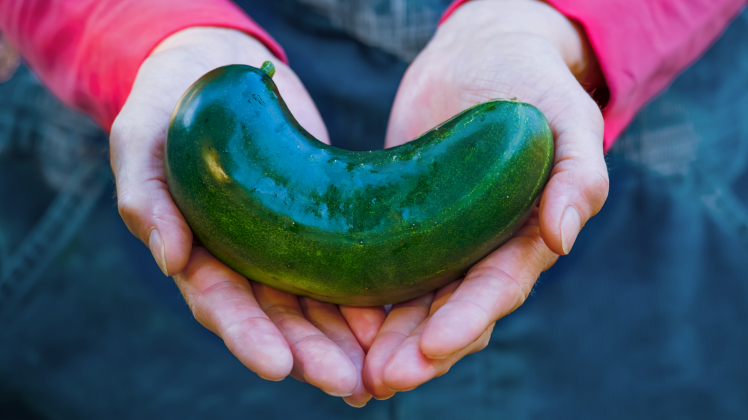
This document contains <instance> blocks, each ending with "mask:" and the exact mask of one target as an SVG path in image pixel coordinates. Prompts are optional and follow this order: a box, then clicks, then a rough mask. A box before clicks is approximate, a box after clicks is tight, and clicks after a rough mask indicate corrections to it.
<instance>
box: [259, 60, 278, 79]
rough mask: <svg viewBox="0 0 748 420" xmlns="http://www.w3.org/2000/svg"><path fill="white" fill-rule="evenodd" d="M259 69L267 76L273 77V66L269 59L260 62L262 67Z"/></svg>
mask: <svg viewBox="0 0 748 420" xmlns="http://www.w3.org/2000/svg"><path fill="white" fill-rule="evenodd" d="M260 70H262V71H264V72H265V73H266V74H267V75H268V77H273V75H274V74H275V66H274V65H273V63H271V62H270V61H266V62H264V63H262V67H260Z"/></svg>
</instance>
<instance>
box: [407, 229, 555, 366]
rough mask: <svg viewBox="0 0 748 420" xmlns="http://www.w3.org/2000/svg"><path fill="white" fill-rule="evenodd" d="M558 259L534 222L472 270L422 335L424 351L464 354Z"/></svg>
mask: <svg viewBox="0 0 748 420" xmlns="http://www.w3.org/2000/svg"><path fill="white" fill-rule="evenodd" d="M556 258H557V255H556V254H554V253H553V252H551V251H550V250H549V249H548V248H547V247H546V246H545V244H544V242H543V239H542V238H541V237H540V234H539V229H538V226H537V221H536V220H533V219H531V220H530V221H529V223H528V224H526V225H525V227H524V228H523V229H522V230H521V231H520V232H519V233H518V234H517V235H516V237H515V238H513V239H512V240H510V241H509V242H507V243H506V244H504V245H503V246H502V247H501V248H499V249H497V250H496V251H494V252H493V253H492V254H491V255H489V256H488V257H486V258H485V259H483V260H482V261H481V262H479V263H478V264H476V265H475V266H474V267H473V268H471V269H470V271H469V272H468V274H467V275H466V276H465V280H464V281H463V282H462V284H460V286H459V287H458V288H457V290H456V291H455V292H454V294H452V295H451V296H450V297H449V299H448V301H447V302H446V303H445V304H444V306H442V307H441V308H440V309H439V310H437V311H436V312H435V313H434V315H433V316H432V317H431V319H430V320H429V322H428V324H427V325H426V327H425V329H424V331H423V337H422V338H421V343H420V348H421V351H422V352H423V354H424V355H425V356H426V357H428V358H430V359H443V358H447V357H450V356H452V355H454V354H457V353H459V352H460V351H462V350H463V349H464V348H466V347H468V346H469V345H470V344H471V343H473V342H474V341H476V340H478V338H479V337H480V336H481V335H482V334H483V333H484V331H486V329H488V327H489V325H491V324H493V323H494V322H496V320H498V319H499V318H501V317H503V316H504V315H506V314H508V313H510V312H512V311H513V310H514V309H516V308H517V307H519V306H520V305H521V304H522V303H523V302H524V301H525V299H526V298H527V296H528V295H529V293H530V291H531V290H532V286H533V284H534V283H535V280H536V279H537V278H538V276H539V275H540V273H541V272H542V271H543V270H544V269H545V268H546V267H548V266H549V265H550V264H551V263H552V262H553V261H554V260H555V259H556Z"/></svg>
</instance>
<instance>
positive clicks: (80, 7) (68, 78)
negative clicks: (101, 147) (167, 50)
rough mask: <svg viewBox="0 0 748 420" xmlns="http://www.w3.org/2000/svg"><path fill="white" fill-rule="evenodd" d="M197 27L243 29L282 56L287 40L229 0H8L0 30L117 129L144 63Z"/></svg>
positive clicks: (46, 77)
mask: <svg viewBox="0 0 748 420" xmlns="http://www.w3.org/2000/svg"><path fill="white" fill-rule="evenodd" d="M193 26H218V27H225V28H233V29H238V30H240V31H243V32H246V33H247V34H249V35H252V36H254V37H255V38H257V39H258V40H260V41H261V42H263V43H264V44H265V45H266V46H267V47H268V48H269V49H270V50H271V51H272V52H273V53H274V54H275V55H276V56H277V57H278V58H279V59H280V60H282V61H284V62H285V61H286V55H285V53H284V52H283V50H282V49H281V48H280V46H279V45H278V44H277V43H276V42H275V41H274V40H273V39H272V38H271V37H270V36H269V35H268V34H267V33H266V32H265V31H263V30H262V28H260V27H259V26H258V25H257V24H256V23H255V22H254V21H252V19H250V18H249V17H248V16H247V15H246V14H244V13H243V12H242V11H241V10H240V9H239V8H238V7H237V6H236V5H234V4H233V3H232V2H230V1H229V0H189V1H185V0H33V1H27V0H3V1H0V32H2V34H3V36H6V37H7V38H8V39H9V40H10V41H11V42H12V43H13V44H14V45H15V46H16V47H17V48H18V49H19V50H20V52H21V54H22V55H23V57H24V59H25V60H26V62H27V63H28V64H29V66H30V67H31V68H32V69H33V70H34V71H35V72H36V74H37V75H38V76H39V77H40V79H41V80H42V81H43V82H44V83H45V84H46V85H47V87H49V89H50V90H51V91H52V92H53V93H54V94H55V95H56V96H57V97H58V98H60V99H62V101H63V102H65V103H66V104H68V105H71V106H73V107H74V108H77V109H79V110H81V111H83V112H85V113H87V114H89V115H90V116H91V117H93V118H94V119H95V120H96V121H97V122H98V123H99V124H101V126H102V127H104V128H105V129H106V130H109V129H110V128H111V126H112V122H113V121H114V118H115V117H116V116H117V114H118V113H119V111H120V109H121V108H122V106H123V105H124V103H125V101H126V100H127V96H128V95H129V94H130V89H131V88H132V85H133V82H134V81H135V76H136V74H137V72H138V69H139V67H140V64H141V63H142V62H143V61H144V60H145V59H146V58H147V57H148V55H149V54H150V52H151V51H152V50H153V49H154V48H155V47H156V46H157V45H158V44H159V43H160V42H161V41H162V40H164V39H165V38H166V37H168V36H169V35H171V34H173V33H175V32H177V31H180V30H182V29H186V28H189V27H193Z"/></svg>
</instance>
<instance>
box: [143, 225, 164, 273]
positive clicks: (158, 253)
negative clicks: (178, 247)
mask: <svg viewBox="0 0 748 420" xmlns="http://www.w3.org/2000/svg"><path fill="white" fill-rule="evenodd" d="M148 248H150V250H151V254H153V258H154V259H155V260H156V264H158V268H160V269H161V272H162V273H164V275H165V276H168V275H169V273H167V271H166V247H165V246H164V242H163V241H162V240H161V234H159V233H158V230H156V229H153V230H151V233H150V235H148Z"/></svg>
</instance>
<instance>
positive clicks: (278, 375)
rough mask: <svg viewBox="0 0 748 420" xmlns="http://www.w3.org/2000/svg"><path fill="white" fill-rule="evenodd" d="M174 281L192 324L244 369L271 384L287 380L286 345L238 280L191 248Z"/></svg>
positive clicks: (289, 363)
mask: <svg viewBox="0 0 748 420" xmlns="http://www.w3.org/2000/svg"><path fill="white" fill-rule="evenodd" d="M174 280H175V282H176V283H177V286H179V290H180V291H181V292H182V295H183V296H184V299H185V301H187V304H188V305H189V307H190V309H191V310H192V313H193V314H194V315H195V319H196V320H197V321H198V322H200V324H202V325H203V326H204V327H206V328H207V329H209V330H211V331H213V332H214V333H216V334H217V335H218V336H219V337H221V338H222V339H223V341H224V342H225V343H226V347H228V349H229V350H230V351H231V353H233V354H234V356H236V357H237V358H238V359H239V360H240V361H241V362H242V363H243V364H244V365H245V366H246V367H248V368H249V369H250V370H252V371H253V372H255V373H257V374H258V375H259V376H260V377H262V378H265V379H270V380H274V381H278V380H281V379H283V378H285V377H286V376H288V374H289V373H290V372H291V368H292V367H293V358H292V355H291V351H290V349H289V347H288V344H287V343H286V340H285V338H284V337H283V335H282V334H281V332H280V331H279V330H278V328H277V327H276V326H275V324H273V322H271V321H270V319H269V318H268V316H267V315H266V314H265V312H263V311H262V309H260V307H259V305H258V304H257V301H256V300H255V297H254V295H253V293H252V289H251V288H250V285H249V282H247V280H246V279H245V278H244V277H242V276H240V275H239V274H237V273H235V272H234V271H232V270H230V269H229V268H228V267H226V266H225V265H223V264H221V263H220V262H219V261H218V260H216V259H215V258H214V257H213V256H212V255H210V254H209V253H208V252H207V251H206V250H205V249H204V248H202V247H195V248H194V249H193V250H192V253H191V256H190V261H189V263H188V264H187V267H186V268H185V269H184V271H182V272H181V273H179V274H177V275H175V276H174Z"/></svg>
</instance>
